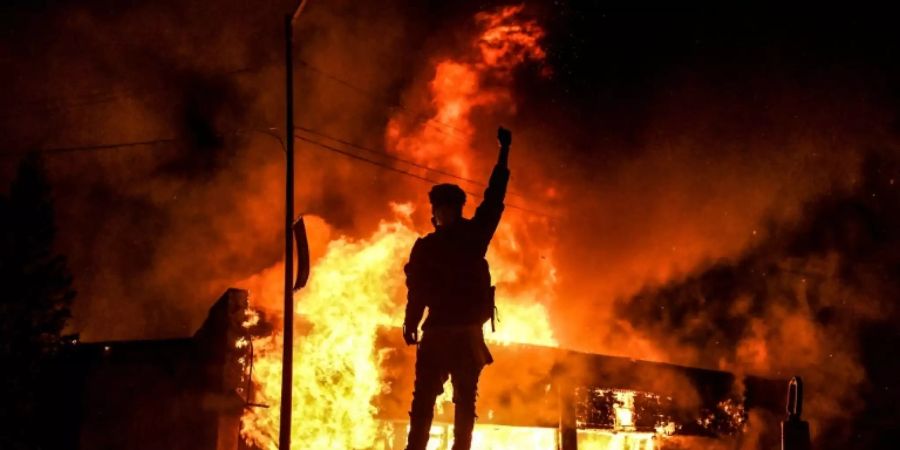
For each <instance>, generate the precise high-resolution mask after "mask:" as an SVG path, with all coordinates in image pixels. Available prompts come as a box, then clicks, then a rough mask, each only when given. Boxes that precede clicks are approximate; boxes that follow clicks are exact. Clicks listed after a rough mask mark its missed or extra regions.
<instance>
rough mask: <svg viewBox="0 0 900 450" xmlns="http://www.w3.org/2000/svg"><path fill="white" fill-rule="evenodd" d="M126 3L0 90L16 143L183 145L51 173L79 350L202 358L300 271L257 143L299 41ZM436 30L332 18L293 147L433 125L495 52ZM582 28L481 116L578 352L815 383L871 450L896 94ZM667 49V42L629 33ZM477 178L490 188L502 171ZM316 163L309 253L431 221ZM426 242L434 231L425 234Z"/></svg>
mask: <svg viewBox="0 0 900 450" xmlns="http://www.w3.org/2000/svg"><path fill="white" fill-rule="evenodd" d="M120 3H121V2H90V3H88V4H68V3H59V4H50V3H48V4H47V5H44V6H34V7H32V8H31V9H29V10H28V11H27V12H26V13H23V14H22V15H18V16H15V17H13V16H9V17H11V19H8V20H6V21H5V22H10V23H11V25H10V27H8V28H7V29H9V30H12V31H10V33H12V34H11V35H10V36H13V37H15V38H16V39H13V38H12V37H11V38H8V39H6V40H4V42H3V44H2V47H0V48H2V50H3V52H2V54H0V58H2V59H3V60H4V61H7V60H8V61H11V62H15V63H16V64H17V70H8V71H4V73H2V74H0V82H2V83H3V85H4V86H7V87H8V91H9V92H10V94H9V98H7V99H5V100H4V101H3V102H4V103H3V104H4V106H6V111H4V112H3V114H2V117H0V121H2V125H0V126H2V127H3V129H4V131H5V133H4V134H3V136H2V137H0V143H2V145H4V147H5V148H6V149H27V148H34V147H40V148H48V147H68V146H78V145H82V144H84V145H90V144H96V143H108V142H113V143H114V142H129V141H144V140H149V139H155V138H160V137H165V138H176V139H177V141H176V142H174V143H162V144H157V145H152V146H140V147H134V148H123V149H111V150H104V151H95V152H72V153H64V154H59V155H55V156H52V157H49V160H48V168H49V169H50V171H51V175H52V179H53V183H54V192H55V195H56V209H57V218H58V222H59V226H60V247H61V249H60V250H61V251H62V252H63V253H65V254H67V256H68V257H69V259H70V261H71V265H72V267H73V271H74V275H75V287H76V289H77V290H78V292H79V297H78V298H77V300H76V303H75V306H74V308H75V309H74V316H75V317H74V321H73V323H72V324H71V328H72V329H73V330H74V331H80V332H81V333H82V335H83V338H84V339H87V340H99V339H130V338H150V337H162V336H174V335H187V334H190V333H192V332H193V330H194V329H195V328H196V327H197V326H198V325H199V324H200V322H201V321H202V319H203V317H204V315H205V312H206V309H207V308H208V306H209V304H211V302H212V301H213V300H214V299H215V298H217V297H218V295H219V294H220V293H221V292H222V291H223V290H224V289H225V288H226V287H228V286H230V285H231V284H233V283H235V282H236V281H237V280H246V279H248V278H253V277H256V278H266V277H269V278H272V276H270V275H265V274H260V271H262V270H263V269H267V268H268V270H270V271H272V270H276V269H273V268H272V267H273V264H275V263H277V262H278V261H279V260H280V258H281V252H282V250H283V249H282V247H281V238H282V235H281V233H282V230H281V226H282V222H283V219H282V217H281V216H282V211H283V210H282V204H281V201H282V200H281V198H282V195H283V193H282V191H283V188H282V180H283V178H282V177H283V157H282V154H281V152H280V149H279V144H278V143H277V142H276V140H275V139H273V138H272V137H271V136H269V135H267V134H266V132H274V133H276V134H279V135H280V134H281V133H282V131H283V130H281V129H282V127H283V124H282V122H283V109H284V108H283V90H282V89H283V88H282V86H283V82H284V80H283V73H282V69H281V64H282V61H281V58H282V55H281V49H282V47H281V45H282V44H281V38H282V29H281V16H282V14H283V13H284V12H287V11H289V10H290V9H291V7H292V6H293V5H292V4H291V2H279V3H278V4H271V5H262V4H250V3H247V2H240V1H232V0H226V1H224V2H216V3H214V4H212V3H203V2H182V1H174V0H173V1H163V2H154V3H153V4H147V5H136V4H127V5H123V4H120ZM444 3H450V2H441V4H432V5H429V4H425V3H423V4H422V5H418V4H417V5H409V4H393V3H390V4H383V3H382V2H379V4H378V5H374V4H373V5H370V4H367V3H360V2H349V1H347V2H315V3H313V4H312V5H311V6H310V7H309V8H308V9H307V10H306V12H305V13H304V15H303V17H302V19H301V21H300V23H299V25H298V29H297V34H296V39H297V52H298V64H297V69H296V70H297V78H296V81H297V97H296V98H297V124H298V125H300V126H303V127H307V128H310V129H315V130H319V131H321V132H323V133H327V134H330V135H333V136H337V137H340V138H342V139H344V140H347V141H350V142H354V143H358V144H361V145H364V146H366V147H369V148H373V149H380V148H383V147H384V146H385V130H386V129H387V128H388V124H389V120H390V119H391V118H392V117H394V118H396V117H403V118H405V119H406V120H408V121H409V122H410V123H415V122H416V121H418V120H420V115H421V114H423V113H426V112H429V111H428V110H429V108H430V107H431V105H429V104H428V103H427V102H426V101H425V100H423V99H428V96H427V94H426V93H424V92H423V91H425V90H427V82H428V81H429V80H431V79H432V78H433V77H434V70H435V66H436V62H437V61H439V60H441V59H443V58H446V57H449V56H453V55H456V54H459V53H463V52H468V51H470V50H471V48H470V47H469V46H470V44H471V38H472V32H473V27H475V26H476V24H475V23H474V22H473V20H472V17H473V13H474V11H475V8H474V7H473V6H472V5H468V4H463V3H460V4H456V3H455V2H454V4H453V5H448V4H444ZM42 8H46V9H42ZM575 9H577V8H574V7H573V6H572V5H568V4H564V5H562V6H555V7H554V8H553V9H550V8H547V7H540V6H532V5H529V10H530V11H531V12H533V13H535V14H536V15H537V17H538V23H539V25H541V26H543V27H544V28H545V29H546V31H547V35H546V36H545V38H544V42H542V44H543V45H544V46H545V49H546V62H545V63H544V67H535V66H533V65H528V64H525V65H524V66H522V67H520V68H519V69H517V70H515V71H514V72H512V73H511V74H510V77H511V78H510V80H511V85H512V86H513V90H512V91H511V94H510V95H511V96H512V99H511V101H510V102H509V103H511V104H515V105H516V106H515V108H514V109H509V110H502V111H500V110H491V111H482V110H477V109H476V110H475V111H474V112H473V117H474V123H476V124H478V129H476V130H475V134H474V136H473V138H472V147H473V148H479V149H480V148H484V149H493V148H494V144H493V136H492V135H493V130H494V128H495V126H496V125H497V124H499V123H503V124H504V125H505V126H507V127H509V128H511V129H513V131H514V132H515V139H514V153H513V155H512V160H511V164H512V166H513V179H512V184H511V191H512V192H514V193H515V194H516V195H511V196H510V198H509V202H510V204H518V205H519V206H524V207H526V208H528V209H530V210H535V211H541V212H544V213H549V214H550V216H551V217H550V218H547V217H545V216H540V215H534V214H530V213H527V212H524V211H521V210H515V209H508V211H507V214H517V215H523V216H525V217H528V219H527V220H533V221H535V222H538V223H541V224H545V225H542V226H540V227H537V228H538V229H541V230H546V232H547V233H549V234H551V235H550V236H529V235H525V236H522V237H523V238H524V240H523V241H522V242H518V243H517V244H518V245H519V246H520V247H522V248H529V247H536V246H537V244H540V243H547V242H551V243H553V244H554V246H553V252H552V254H547V255H544V254H534V253H531V252H523V253H522V254H521V255H518V257H519V258H523V259H525V260H526V261H525V262H528V260H531V261H533V264H531V265H530V266H529V265H528V264H524V266H525V267H526V268H533V269H534V270H533V272H529V274H532V275H533V274H539V273H544V272H545V271H544V270H543V269H542V266H541V264H544V262H543V261H545V259H548V258H549V259H553V260H554V261H555V263H556V268H557V271H556V276H557V277H558V279H557V280H554V281H555V282H556V283H557V284H556V286H557V288H556V300H553V301H548V302H547V303H549V304H548V307H549V309H550V310H551V313H552V319H553V325H554V332H555V335H556V337H557V339H558V340H559V342H560V344H561V345H562V346H564V347H569V348H576V349H580V350H587V351H593V352H605V353H611V354H619V355H628V356H632V357H637V358H643V359H654V360H665V361H673V362H679V363H684V364H696V365H703V366H709V367H717V368H723V369H728V370H736V371H748V372H754V373H762V374H769V375H772V376H789V375H792V374H794V373H800V374H802V375H806V376H807V378H808V379H809V397H810V402H811V403H810V410H809V413H810V414H811V415H812V416H814V417H815V418H816V422H815V431H816V432H817V434H818V435H819V436H820V437H821V439H822V440H823V441H822V442H825V441H826V438H827V437H837V438H839V439H837V440H835V442H840V439H843V438H844V437H846V436H847V433H848V430H850V429H853V428H850V427H849V426H848V423H849V422H848V421H847V420H843V421H835V420H834V419H837V418H844V419H846V418H848V417H857V419H854V420H855V421H856V423H855V425H858V426H859V427H860V428H859V429H861V430H862V429H865V424H864V423H862V422H864V419H868V418H872V417H875V414H874V412H873V411H878V410H879V408H882V406H883V405H885V403H884V402H878V401H874V400H873V398H875V397H876V396H875V392H876V389H884V387H885V386H888V385H889V384H886V383H885V382H882V381H880V380H882V379H883V378H879V377H887V375H886V374H893V373H895V372H892V370H893V369H891V364H889V363H885V362H884V361H881V362H878V358H877V354H878V353H877V349H882V348H890V347H889V346H887V344H882V345H883V346H882V345H878V346H876V345H874V344H873V342H883V341H880V340H878V339H877V337H878V336H879V333H881V332H886V331H885V329H887V330H889V327H887V326H886V325H885V323H887V322H884V321H879V320H877V318H878V317H879V316H881V315H886V316H887V317H893V316H891V314H893V312H892V309H891V308H890V306H889V305H890V304H889V299H891V298H895V297H892V296H895V295H896V289H895V287H894V285H893V284H891V283H892V282H891V281H890V280H891V278H890V277H894V279H896V273H895V272H890V271H891V270H894V271H895V266H896V259H891V258H894V257H895V255H893V254H891V251H890V250H885V249H890V248H891V243H892V242H893V241H891V239H894V236H893V234H892V233H893V232H892V231H891V229H890V228H887V224H890V223H895V222H891V221H892V220H894V219H893V218H891V215H890V214H889V213H888V212H886V208H887V207H886V206H880V207H879V208H881V209H878V208H875V207H874V206H872V204H871V202H879V203H877V204H878V205H888V204H889V203H887V199H894V200H896V198H895V197H891V196H892V195H894V196H895V194H892V192H893V191H891V190H890V189H891V188H888V187H886V186H885V185H883V181H884V177H881V178H879V175H875V174H876V173H877V170H875V169H873V167H877V166H879V164H882V165H884V164H888V163H889V162H890V161H891V158H890V157H889V153H890V152H888V151H884V152H881V153H878V152H876V153H869V152H868V149H871V148H885V146H889V145H891V143H892V142H894V140H895V136H894V135H893V134H891V131H890V129H891V126H892V125H891V120H892V119H893V115H892V114H890V113H889V112H886V108H885V105H884V104H882V103H881V102H882V101H881V100H880V99H881V98H882V97H883V94H885V92H886V89H885V87H884V85H883V83H884V82H883V80H881V79H880V78H879V77H878V76H877V74H875V75H873V74H872V73H870V72H867V69H857V68H854V67H840V66H839V67H833V66H828V69H829V70H823V71H815V70H812V69H810V70H801V69H799V68H800V67H801V66H802V65H803V64H805V63H809V62H810V60H809V58H807V59H805V60H804V59H801V60H799V62H790V61H786V60H789V59H790V58H785V57H784V56H785V55H781V54H777V51H786V50H783V49H776V51H773V53H772V54H768V53H765V52H759V51H757V52H749V53H741V52H740V48H738V49H737V50H735V49H733V48H731V47H729V45H728V43H725V44H720V46H719V47H714V48H713V49H712V50H705V51H695V50H690V51H688V50H684V51H682V50H677V51H674V50H673V51H671V52H670V53H667V54H665V55H659V54H657V53H653V51H654V48H655V47H653V46H654V45H659V46H661V47H665V48H666V49H670V48H672V47H675V46H676V44H675V43H677V42H679V39H680V38H679V37H678V36H681V35H675V34H673V33H674V31H677V30H674V29H673V28H672V27H676V25H673V24H674V23H677V22H678V21H672V20H670V18H669V17H668V16H666V15H661V16H660V17H655V16H654V17H648V15H646V14H645V15H642V14H637V13H635V14H632V15H631V16H628V17H624V16H625V15H624V14H622V13H619V14H618V16H616V15H615V14H612V13H610V17H609V18H607V16H606V15H603V20H604V22H602V23H603V26H597V24H596V23H594V21H593V19H590V20H589V19H578V18H577V16H578V14H576V12H577V11H575V12H573V11H574V10H575ZM593 12H596V11H593ZM662 16H666V17H662ZM585 17H588V18H590V17H599V15H595V16H590V15H585ZM623 17H624V18H623ZM579 20H581V21H582V22H578V21H579ZM630 20H636V21H638V22H639V23H637V24H635V23H630V22H629V21H630ZM617 21H618V22H617ZM644 21H649V22H648V23H644ZM13 22H15V23H13ZM615 23H621V24H622V25H615ZM579 24H580V25H579ZM666 24H668V25H666ZM703 25H704V26H706V25H705V22H704V23H703ZM648 27H649V28H653V27H660V28H659V29H660V30H661V31H660V33H659V34H658V35H654V34H653V33H637V32H635V31H634V30H646V29H648ZM700 28H702V27H700ZM49 30H52V32H48V31H49ZM585 30H589V31H590V33H593V34H591V36H594V35H596V36H598V37H596V38H592V39H596V41H589V42H588V44H590V45H587V44H584V43H581V44H579V43H578V42H579V41H578V39H581V38H583V37H584V35H585V33H586V31H585ZM714 30H719V28H718V27H717V28H714ZM623 31H627V32H628V33H623ZM666 33H669V35H670V36H671V37H672V39H671V40H670V41H666V42H662V43H660V42H659V41H660V39H659V38H658V36H659V35H664V34H666ZM645 35H646V36H645ZM653 36H657V37H653ZM702 37H703V36H700V37H698V38H697V39H696V40H699V39H700V38H702ZM690 39H691V41H692V42H693V41H694V40H695V39H694V37H693V36H691V37H690ZM14 41H15V42H14ZM573 42H574V43H575V44H573ZM595 44H596V45H595ZM692 45H693V44H692ZM573 46H574V48H570V47H573ZM761 46H762V47H765V46H764V45H761ZM691 48H692V49H693V48H695V47H691ZM667 51H668V50H667ZM723 55H725V56H723ZM788 56H794V55H792V54H790V53H789V54H788ZM588 60H589V61H592V63H591V64H590V65H589V64H587V63H586V62H584V61H588ZM654 61H655V62H654ZM654 64H656V65H654ZM22 74H27V76H24V75H22ZM332 75H338V77H334V76H332ZM336 78H339V79H336ZM510 80H504V82H509V81H510ZM348 82H349V84H348ZM401 103H402V106H399V105H401ZM270 128H275V130H270ZM317 140H318V139H317ZM7 153H11V154H12V155H13V156H14V155H15V152H10V151H8V152H7ZM872 155H876V156H872ZM877 155H881V156H877ZM480 156H481V155H479V158H476V161H475V163H476V166H475V167H474V168H473V170H472V174H471V176H472V177H474V178H478V177H481V176H483V175H486V174H487V170H488V164H489V162H490V160H491V158H490V157H487V156H485V157H483V158H482V157H480ZM297 158H298V161H297V176H298V186H297V198H298V200H297V205H295V209H296V210H297V211H299V212H302V213H305V214H312V215H315V216H317V217H319V218H321V221H318V220H316V221H315V223H314V224H313V226H311V227H310V238H311V239H312V241H313V242H314V244H315V245H320V246H324V243H325V242H327V241H328V240H329V237H330V236H332V235H337V234H345V235H349V236H355V237H360V236H368V235H369V234H371V232H372V231H373V230H375V229H376V227H377V223H378V221H379V220H381V219H383V218H385V217H389V216H390V215H391V212H390V211H389V210H388V201H389V200H393V201H411V202H413V203H414V204H417V205H423V204H425V197H424V193H425V191H426V189H424V188H425V185H424V184H423V183H421V182H420V181H417V180H409V179H407V178H404V177H398V176H397V174H395V173H390V172H385V171H384V170H383V169H381V168H378V167H374V166H370V165H366V164H362V163H360V162H358V161H352V160H349V159H346V158H344V157H342V156H340V155H336V154H334V153H333V152H329V151H327V150H323V149H321V148H318V147H314V146H309V145H306V144H303V143H300V142H298V156H297ZM878 158H881V159H878ZM10 161H12V162H14V161H15V158H8V159H4V160H3V165H2V171H0V173H2V174H3V176H4V177H5V176H7V175H8V174H9V173H11V167H13V164H11V163H10ZM873 161H882V162H881V163H876V162H873ZM891 164H892V163H891ZM879 180H881V181H879ZM880 182H882V184H878V183H880ZM889 186H893V185H889ZM469 187H470V186H469ZM867 189H874V190H872V191H871V192H868V191H867ZM872 193H875V194H876V197H872V198H871V199H870V198H869V197H866V196H867V195H870V194H872ZM864 200H865V201H864ZM881 201H884V202H885V203H880V202H881ZM854 202H855V203H854ZM854 204H855V205H857V207H853V206H851V205H854ZM828 205H832V206H831V207H832V209H831V210H829V209H828ZM840 205H844V206H843V207H840ZM841 208H844V209H841ZM867 208H868V209H867ZM872 208H875V209H872ZM870 209H872V211H870ZM867 211H868V212H867ZM873 211H874V212H873ZM863 212H865V214H873V215H874V216H873V217H874V219H871V220H873V221H874V224H875V225H876V226H875V227H874V228H871V227H870V226H869V222H868V220H869V219H867V217H869V216H867V215H865V214H864V215H863V216H859V214H862V213H863ZM415 214H416V215H415V216H414V222H415V225H416V228H417V229H420V230H422V229H426V228H427V217H426V214H427V211H425V208H418V209H417V210H416V213H415ZM864 219H865V220H864ZM838 224H843V225H840V226H838ZM879 224H881V225H879ZM841 227H843V228H841ZM879 233H881V234H879ZM811 236H819V237H818V238H817V239H818V240H814V239H812V237H811ZM879 236H882V237H879ZM883 236H887V237H886V238H885V237H883ZM867 237H868V238H867ZM876 237H877V239H887V240H886V241H878V240H877V239H876V240H875V241H874V242H869V241H867V240H866V239H869V238H871V239H875V238H876ZM879 242H881V244H879ZM895 247H896V246H895ZM313 253H314V255H315V254H320V252H319V253H317V251H315V250H314V252H313ZM526 255H527V256H526ZM504 257H506V258H513V257H516V255H504ZM878 261H881V262H878ZM891 264H894V266H891ZM763 274H765V275H763ZM807 274H808V275H809V276H806V275H807ZM803 280H805V281H803ZM256 296H258V297H263V298H270V297H271V298H277V296H276V295H275V294H272V295H269V294H265V293H259V294H256ZM536 301H537V300H536ZM885 336H892V334H887V335H885ZM872 349H876V350H872ZM816 369H821V371H820V370H816ZM884 379H890V378H884ZM825 380H836V382H833V383H832V382H830V383H825ZM817 389H832V391H824V392H822V391H817ZM877 392H880V391H877ZM885 408H887V407H885ZM887 410H889V409H887Z"/></svg>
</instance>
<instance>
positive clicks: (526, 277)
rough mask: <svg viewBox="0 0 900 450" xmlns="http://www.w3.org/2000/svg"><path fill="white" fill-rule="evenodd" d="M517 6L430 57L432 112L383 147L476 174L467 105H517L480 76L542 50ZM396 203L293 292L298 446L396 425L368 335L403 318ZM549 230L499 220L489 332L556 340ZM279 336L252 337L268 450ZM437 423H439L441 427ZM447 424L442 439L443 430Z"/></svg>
mask: <svg viewBox="0 0 900 450" xmlns="http://www.w3.org/2000/svg"><path fill="white" fill-rule="evenodd" d="M522 10H523V7H522V6H521V5H520V6H511V7H505V8H501V9H499V10H497V11H495V12H492V13H479V14H478V15H476V17H475V20H476V22H477V23H478V24H479V25H481V27H482V33H481V34H480V36H479V37H478V39H477V40H476V43H475V45H474V46H473V49H472V52H470V53H471V54H470V58H469V59H466V60H449V59H448V60H444V61H441V62H439V63H437V65H436V66H435V74H434V78H433V79H432V80H431V82H430V83H429V94H430V98H429V100H430V105H431V107H432V108H433V114H431V116H430V117H429V119H428V120H427V121H425V122H424V123H423V122H421V121H419V122H413V121H410V120H409V118H407V117H403V116H401V115H397V116H395V117H393V118H392V119H391V120H390V122H389V123H388V125H387V129H386V132H385V138H386V141H387V144H388V146H389V148H391V149H392V150H393V151H394V152H396V153H399V154H401V155H402V156H403V157H404V158H409V159H413V160H415V161H417V162H419V163H422V164H427V165H429V166H431V167H435V168H440V169H442V170H444V171H447V172H454V173H456V174H458V175H459V176H462V177H470V176H471V175H472V172H473V170H472V168H473V167H474V166H476V164H475V163H476V162H479V163H481V164H480V166H484V165H485V164H484V163H485V162H486V161H480V160H481V159H482V158H480V157H479V156H478V155H480V154H484V152H476V151H473V149H472V148H471V144H472V142H473V136H474V130H475V126H474V125H473V123H472V118H471V116H472V113H473V111H474V110H476V109H483V110H488V111H490V110H495V109H498V108H506V109H507V110H512V109H513V108H514V104H513V103H512V100H511V94H510V92H509V90H508V88H507V87H505V85H503V84H502V83H492V84H491V85H490V87H487V86H485V85H484V84H483V81H484V80H486V79H489V78H490V79H494V80H497V79H507V78H509V75H510V72H511V70H512V69H513V68H514V67H516V66H517V65H519V64H521V63H523V62H524V61H527V60H533V61H540V60H542V59H543V58H544V51H543V49H541V47H540V46H539V41H540V39H541V37H542V36H543V30H541V28H540V27H539V26H538V25H537V24H536V23H535V22H534V21H527V20H520V18H519V16H520V14H521V13H522ZM490 153H491V154H492V153H493V152H490ZM513 173H514V174H515V167H513ZM514 176H515V175H514ZM513 183H514V182H513ZM513 186H515V185H514V184H513ZM551 189H552V188H551ZM469 203H474V202H469ZM392 208H393V210H394V213H395V215H396V216H397V217H396V218H395V219H393V220H392V221H383V222H382V223H381V225H380V226H379V227H378V229H377V230H376V231H375V233H374V234H372V236H371V237H369V238H367V239H361V240H353V239H350V238H346V237H342V238H339V239H337V240H334V241H332V242H331V243H330V244H329V245H328V247H327V249H326V252H325V254H324V256H322V257H321V258H320V259H319V260H318V261H317V262H316V263H315V265H314V267H313V270H312V276H311V278H310V283H309V285H308V286H307V287H306V288H305V289H304V290H303V291H302V292H301V293H300V294H298V295H297V296H296V301H297V311H298V314H299V316H300V318H301V319H302V320H305V321H306V322H308V324H309V325H308V329H306V330H299V331H298V335H299V337H298V339H297V340H296V342H295V368H294V374H295V375H294V376H295V378H294V380H293V385H294V399H293V404H294V414H293V423H292V424H291V432H292V436H293V441H294V443H295V444H294V448H300V449H307V448H308V449H344V448H379V447H384V445H385V444H384V442H386V441H387V440H388V438H387V436H389V435H391V434H393V433H396V432H397V430H395V425H394V424H392V423H387V422H382V421H379V420H377V419H376V417H375V416H376V412H377V411H376V410H375V407H374V406H373V403H372V401H373V399H374V398H375V396H377V395H379V394H381V393H385V392H389V389H390V386H386V385H385V384H384V382H383V380H382V373H381V365H380V364H381V361H382V356H383V355H382V354H380V353H379V352H380V351H383V350H379V348H377V346H376V343H375V340H376V333H377V330H378V328H379V327H383V326H390V325H396V324H397V323H399V322H400V321H401V318H402V307H403V304H402V303H403V302H402V301H400V300H398V299H403V298H404V294H405V288H404V286H403V283H404V277H403V273H402V266H403V264H404V263H405V261H406V259H407V257H408V254H409V250H410V248H411V246H412V244H413V242H414V241H415V239H416V237H417V236H418V233H417V231H416V230H414V229H413V227H412V224H411V222H410V219H409V217H410V215H411V214H412V213H413V211H414V209H415V208H414V206H413V205H411V204H393V205H392ZM549 236H552V233H550V232H549V229H548V224H547V222H546V220H544V219H539V220H535V219H533V218H529V217H526V216H523V215H521V214H518V215H517V214H509V213H508V214H506V215H505V216H504V219H503V222H502V223H501V226H500V228H499V229H498V232H497V235H496V236H495V238H494V241H493V244H492V246H491V249H490V251H489V252H488V260H489V261H490V266H491V275H492V278H493V280H494V282H495V284H496V285H497V292H498V307H499V309H500V311H501V320H502V321H501V323H500V326H499V330H498V333H496V334H490V333H487V335H488V336H489V339H490V340H492V341H494V342H500V343H504V342H524V343H534V344H542V345H556V344H557V343H556V340H555V338H554V336H553V330H552V329H551V326H550V321H549V317H548V314H547V309H546V306H545V305H546V303H547V302H550V301H553V299H554V296H555V292H554V288H555V284H556V275H555V268H554V264H553V259H552V255H553V251H552V250H553V242H552V240H550V238H549ZM537 255H540V257H537ZM278 270H279V269H278V268H271V269H269V271H268V273H265V274H262V275H261V277H262V278H263V279H266V280H271V283H268V281H267V284H271V285H272V286H277V285H278ZM267 290H268V289H264V291H267ZM280 343H281V342H280V339H279V337H277V336H271V337H267V338H264V339H260V340H258V341H255V342H254V345H255V368H254V378H255V381H256V383H257V384H258V385H259V389H258V392H257V395H256V398H255V399H254V401H255V402H257V403H265V404H268V405H270V407H269V408H267V409H255V410H253V411H250V412H248V413H247V414H245V416H244V417H243V431H242V434H243V436H244V438H245V439H247V440H248V441H249V442H252V443H253V444H254V445H256V446H258V447H260V448H263V449H267V450H268V449H271V450H275V449H276V447H277V445H276V442H277V434H278V416H277V411H278V409H279V408H278V402H279V389H280V377H281V368H280V355H281V350H280V348H279V345H280ZM410 370H412V368H411V367H410ZM448 387H449V385H448ZM447 393H448V394H449V389H447ZM446 399H449V395H448V396H446ZM436 427H437V428H436V432H439V431H441V429H442V428H441V425H437V426H436ZM446 431H447V430H444V432H443V435H444V436H449V435H450V434H451V433H448V432H446ZM438 434H440V433H438ZM555 439H556V437H555V431H554V430H545V429H537V428H535V429H531V428H518V427H497V426H479V427H478V428H477V429H476V432H475V436H474V441H475V443H476V447H477V448H492V449H503V448H509V449H512V448H516V449H519V448H548V449H549V448H553V447H554V445H555V444H554V442H555ZM435 442H437V440H435ZM379 443H380V444H379ZM622 448H624V447H622ZM647 448H650V447H647Z"/></svg>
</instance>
